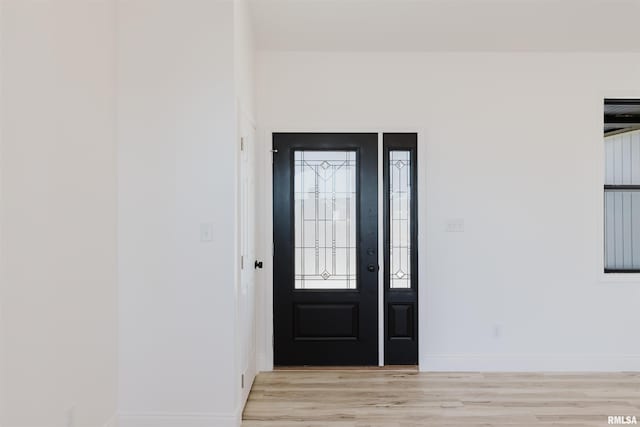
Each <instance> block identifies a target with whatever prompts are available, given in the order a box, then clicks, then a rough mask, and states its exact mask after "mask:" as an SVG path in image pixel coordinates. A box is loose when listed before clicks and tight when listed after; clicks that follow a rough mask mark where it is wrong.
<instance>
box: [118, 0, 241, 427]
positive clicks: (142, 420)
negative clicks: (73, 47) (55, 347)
mask: <svg viewBox="0 0 640 427" xmlns="http://www.w3.org/2000/svg"><path fill="white" fill-rule="evenodd" d="M235 8H236V5H235V4H234V2H233V1H231V0H220V1H210V0H160V1H159V0H126V1H125V0H123V1H121V2H120V5H119V10H118V18H119V19H118V25H119V30H118V94H119V100H118V162H119V163H118V182H119V184H118V203H119V204H118V224H119V231H118V239H119V240H118V251H119V252H118V262H119V264H118V265H119V289H120V299H119V303H120V306H119V313H120V326H119V333H120V337H119V338H120V353H119V354H120V369H119V380H120V384H119V409H120V412H121V416H120V425H121V426H135V427H140V426H143V425H144V426H152V425H163V426H176V427H178V426H180V427H186V426H191V425H194V426H195V425H198V426H200V425H216V426H226V425H236V423H237V419H238V417H239V415H240V410H241V407H240V397H241V394H240V369H241V366H240V363H239V361H238V360H239V359H238V356H239V352H240V351H241V350H240V344H239V342H238V341H239V338H238V336H239V334H240V326H239V325H238V323H237V320H238V318H239V316H238V307H239V305H238V292H239V286H238V271H239V257H238V247H237V246H238V245H237V238H238V233H237V226H238V212H237V209H238V204H237V202H238V199H237V181H238V180H237V174H238V161H239V152H240V150H239V137H238V133H239V124H238V111H240V110H241V108H240V107H239V106H238V105H237V104H239V103H240V102H241V101H238V98H242V99H244V100H247V101H244V102H245V103H248V102H249V101H248V100H249V99H250V90H249V89H247V88H246V87H245V83H237V81H236V80H237V78H239V77H238V73H239V71H238V70H237V69H236V68H237V67H238V66H239V65H238V64H244V63H246V62H247V60H246V59H239V57H240V56H242V58H245V57H246V53H240V52H237V51H236V49H239V47H238V46H237V43H236V40H235V38H236V37H237V33H235V29H234V22H235V21H236V18H235V11H234V10H235ZM234 34H236V35H234ZM241 89H242V90H243V92H242V93H243V94H246V95H242V96H240V95H238V93H239V92H240V90H241ZM243 108H250V107H249V106H247V107H243ZM208 224H211V225H212V228H213V240H212V241H201V237H200V233H201V227H202V226H204V227H205V228H206V227H207V225H208Z"/></svg>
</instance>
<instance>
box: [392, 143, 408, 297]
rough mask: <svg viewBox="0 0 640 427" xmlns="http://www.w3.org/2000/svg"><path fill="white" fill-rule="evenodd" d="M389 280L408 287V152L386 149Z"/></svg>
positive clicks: (400, 287) (399, 285)
mask: <svg viewBox="0 0 640 427" xmlns="http://www.w3.org/2000/svg"><path fill="white" fill-rule="evenodd" d="M389 205H390V206H389V240H390V241H389V246H390V271H389V274H390V275H391V279H390V281H389V283H390V287H391V288H392V289H403V288H404V289H406V288H410V287H411V152H410V151H400V150H398V151H395V150H394V151H390V152H389Z"/></svg>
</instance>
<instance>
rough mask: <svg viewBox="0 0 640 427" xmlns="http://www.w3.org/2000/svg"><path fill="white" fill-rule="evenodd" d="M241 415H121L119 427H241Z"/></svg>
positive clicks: (238, 413) (236, 413)
mask: <svg viewBox="0 0 640 427" xmlns="http://www.w3.org/2000/svg"><path fill="white" fill-rule="evenodd" d="M241 413H242V412H240V411H236V412H235V413H227V414H216V413H139V414H120V415H119V416H118V424H117V427H239V426H240V424H241V421H242V420H241V416H240V414H241Z"/></svg>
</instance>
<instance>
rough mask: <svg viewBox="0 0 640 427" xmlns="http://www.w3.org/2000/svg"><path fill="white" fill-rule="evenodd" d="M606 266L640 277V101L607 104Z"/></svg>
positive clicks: (614, 100)
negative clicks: (639, 274)
mask: <svg viewBox="0 0 640 427" xmlns="http://www.w3.org/2000/svg"><path fill="white" fill-rule="evenodd" d="M604 146H605V184H604V230H605V243H604V246H605V247H604V266H605V272H606V273H640V99H606V100H605V103H604Z"/></svg>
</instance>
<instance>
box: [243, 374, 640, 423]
mask: <svg viewBox="0 0 640 427" xmlns="http://www.w3.org/2000/svg"><path fill="white" fill-rule="evenodd" d="M609 415H625V416H626V415H629V416H634V415H635V416H636V417H637V418H638V422H640V373H585V374H576V373H418V372H411V371H406V370H405V371H389V370H380V371H358V370H340V371H328V370H317V371H294V370H286V371H275V372H269V373H263V374H260V375H258V377H257V378H256V380H255V383H254V385H253V389H252V391H251V394H250V396H249V400H248V402H247V406H246V408H245V411H244V417H243V418H244V421H243V424H242V425H243V427H276V426H277V427H293V426H296V427H413V426H447V427H451V426H464V427H469V426H484V427H489V426H551V425H559V426H563V427H567V426H576V427H578V426H580V427H590V426H594V427H595V426H606V425H608V423H607V421H608V419H607V416H609Z"/></svg>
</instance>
